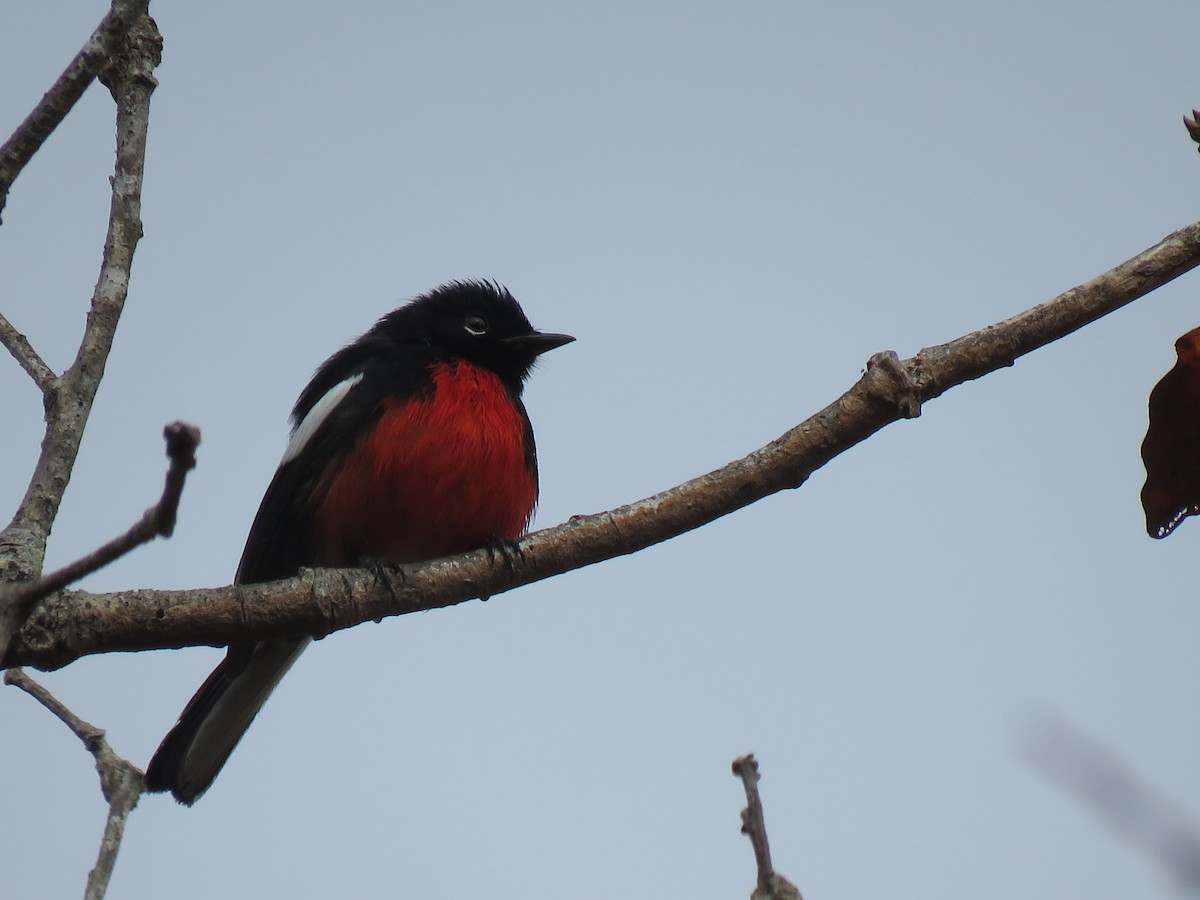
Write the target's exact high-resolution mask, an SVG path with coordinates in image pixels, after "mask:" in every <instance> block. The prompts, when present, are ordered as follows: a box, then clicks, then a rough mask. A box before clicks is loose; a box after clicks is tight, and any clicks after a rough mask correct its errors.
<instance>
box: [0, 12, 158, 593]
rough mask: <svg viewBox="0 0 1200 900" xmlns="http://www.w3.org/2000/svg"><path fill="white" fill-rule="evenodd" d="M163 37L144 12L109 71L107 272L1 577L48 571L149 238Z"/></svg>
mask: <svg viewBox="0 0 1200 900" xmlns="http://www.w3.org/2000/svg"><path fill="white" fill-rule="evenodd" d="M161 51H162V39H161V38H160V37H159V36H158V30H157V29H156V28H155V27H154V22H153V21H152V20H151V19H150V18H148V17H146V16H143V17H142V18H141V20H140V21H139V22H138V24H137V25H136V26H135V27H134V28H133V29H131V30H130V31H129V33H128V34H127V35H126V36H125V41H124V44H123V45H122V47H121V51H120V54H119V56H118V57H117V59H115V60H114V62H113V65H112V66H111V67H110V68H109V69H107V70H105V71H106V72H107V73H108V75H107V77H108V78H109V80H110V82H111V84H112V92H113V96H114V97H115V98H116V101H117V162H116V169H115V173H114V177H113V179H112V203H111V208H110V212H109V220H108V234H107V237H106V238H105V241H104V254H103V259H102V261H101V266H100V276H99V278H98V279H97V281H96V287H95V290H94V291H93V293H92V303H91V308H90V310H89V312H88V317H87V326H86V328H85V331H84V335H83V339H82V341H81V342H80V345H79V352H78V354H77V355H76V357H75V361H74V362H73V363H72V364H71V367H70V368H69V369H67V371H66V372H64V373H63V374H62V376H61V377H60V378H59V379H58V381H57V384H56V390H54V391H53V392H52V393H51V394H49V395H47V399H48V400H49V402H48V404H47V409H46V434H45V437H44V438H43V439H42V451H41V455H40V456H39V458H38V462H37V465H36V466H35V468H34V472H33V477H32V478H31V479H30V481H29V487H28V488H27V490H26V492H25V497H24V498H23V499H22V501H21V504H20V506H18V507H17V511H16V514H15V515H14V516H13V520H12V522H11V523H10V524H9V525H8V527H7V528H5V529H4V531H3V532H0V581H25V580H28V579H30V578H33V577H35V576H36V575H37V574H38V573H39V572H40V571H41V568H42V561H43V559H44V557H45V549H46V538H47V536H48V535H49V534H50V528H51V526H52V525H53V524H54V519H55V517H56V516H57V515H58V508H59V504H60V503H61V502H62V496H63V492H64V491H65V490H66V487H67V483H68V482H69V481H70V479H71V470H72V469H73V467H74V465H75V457H76V455H77V454H78V452H79V442H80V440H81V439H82V437H83V429H84V426H85V425H86V424H87V420H88V416H89V415H90V413H91V409H92V403H93V402H94V401H95V397H96V390H97V388H98V387H99V385H100V379H101V378H102V377H103V376H104V367H105V364H106V362H107V360H108V353H109V350H110V349H111V347H112V341H113V335H114V334H115V332H116V329H117V322H118V320H119V319H120V316H121V311H122V309H123V308H124V305H125V297H126V295H127V293H128V287H129V272H130V267H131V266H132V264H133V252H134V248H135V247H136V246H137V242H138V240H139V239H140V238H141V236H142V220H141V191H142V172H143V168H144V165H145V156H146V129H147V127H148V123H149V115H150V94H151V92H152V91H153V90H154V85H155V81H154V76H153V70H154V67H155V66H156V65H158V62H159V59H160V57H161Z"/></svg>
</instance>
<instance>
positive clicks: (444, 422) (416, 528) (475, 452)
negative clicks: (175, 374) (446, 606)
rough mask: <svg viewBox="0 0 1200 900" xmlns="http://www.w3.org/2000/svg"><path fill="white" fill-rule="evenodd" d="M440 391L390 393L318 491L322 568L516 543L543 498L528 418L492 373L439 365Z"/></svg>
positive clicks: (434, 372) (436, 386)
mask: <svg viewBox="0 0 1200 900" xmlns="http://www.w3.org/2000/svg"><path fill="white" fill-rule="evenodd" d="M429 375H430V378H431V381H432V387H431V389H430V390H428V391H424V392H422V393H420V394H419V395H417V396H413V397H410V398H407V399H404V400H398V399H385V400H384V401H383V403H382V404H381V409H380V415H379V417H378V419H377V420H376V422H375V424H374V426H373V427H372V428H371V429H370V430H369V431H368V432H367V433H365V434H364V435H363V436H362V437H361V438H360V439H359V440H358V442H357V443H356V444H355V445H354V447H353V449H352V450H351V451H350V452H349V453H348V454H347V455H346V456H344V457H343V458H342V459H341V461H340V463H334V464H333V469H332V471H331V472H330V473H328V474H327V475H326V477H325V478H324V479H322V482H321V483H320V484H319V485H318V487H317V489H316V491H315V492H314V503H315V504H316V505H315V510H314V515H313V547H314V549H315V551H316V554H315V555H317V556H319V557H320V559H319V564H321V565H327V566H338V565H355V564H358V563H360V562H361V561H362V560H363V559H376V560H389V561H392V562H397V563H404V562H415V561H418V560H424V559H433V558H435V557H439V556H448V555H450V554H454V553H461V552H463V551H465V550H470V549H473V548H475V547H479V546H481V545H482V544H483V543H484V542H485V541H486V540H487V539H488V538H489V537H491V536H499V537H503V538H508V539H510V540H516V539H517V538H518V537H520V536H521V534H522V533H523V532H524V530H525V528H526V526H527V525H528V524H529V519H530V516H531V515H532V513H533V507H534V504H535V503H536V502H537V473H536V469H535V468H533V467H531V465H530V462H531V455H530V453H529V452H528V451H527V448H526V440H527V432H528V423H527V420H526V418H525V415H524V411H523V410H522V409H521V408H520V407H518V406H517V402H519V401H515V400H514V398H513V397H512V395H511V393H510V392H509V390H508V389H507V388H506V387H505V386H504V384H503V382H502V381H501V380H500V378H499V377H498V376H497V375H495V374H494V373H492V372H491V371H489V370H487V369H484V368H480V367H479V366H475V365H472V364H470V363H467V362H465V361H457V362H451V363H437V364H435V365H434V366H432V367H431V368H430V370H429Z"/></svg>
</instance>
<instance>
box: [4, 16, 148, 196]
mask: <svg viewBox="0 0 1200 900" xmlns="http://www.w3.org/2000/svg"><path fill="white" fill-rule="evenodd" d="M149 5H150V4H149V0H113V3H112V7H111V8H110V9H109V11H108V14H107V15H106V16H105V17H104V18H103V19H101V20H100V24H99V25H98V26H96V30H95V31H93V32H92V35H91V37H89V38H88V39H87V43H85V44H84V45H83V47H82V49H80V51H79V52H78V53H76V54H75V58H74V59H72V60H71V62H70V63H69V64H68V65H67V67H66V69H64V70H63V73H62V74H61V75H59V76H58V80H57V81H55V82H54V85H53V86H52V87H51V88H50V90H49V91H47V92H46V94H45V95H44V96H43V97H42V99H41V101H40V102H39V103H38V104H37V106H35V107H34V108H33V112H31V113H30V114H29V115H28V116H26V117H25V121H24V122H22V123H21V124H20V125H19V126H18V127H17V130H16V131H14V132H13V133H12V136H11V137H9V139H8V140H7V141H5V142H4V144H3V145H0V212H3V210H4V204H5V203H6V202H8V192H9V189H10V188H11V187H12V184H13V182H14V181H16V179H17V176H18V175H20V174H21V170H22V169H23V168H25V165H26V163H28V162H29V160H31V159H32V158H33V155H34V154H35V153H37V151H38V149H39V148H41V146H42V144H43V143H45V141H46V138H48V137H50V135H51V133H52V132H53V131H54V129H55V128H57V127H58V124H59V123H60V122H61V121H62V120H63V119H64V118H65V117H66V115H67V113H69V112H70V111H71V107H73V106H74V105H75V102H76V101H77V100H78V99H79V98H80V97H82V96H83V92H84V91H85V90H87V86H88V85H89V84H91V83H92V79H93V78H95V77H96V75H98V74H99V72H100V70H101V69H103V68H104V66H105V65H107V64H108V60H109V57H110V56H112V54H113V53H114V51H115V50H116V48H117V46H118V45H119V44H120V43H121V39H122V38H124V37H125V35H126V34H127V33H128V32H129V29H130V28H132V27H133V24H134V23H135V22H136V21H137V20H138V19H139V18H140V17H141V16H144V15H145V14H146V9H147V7H148V6H149Z"/></svg>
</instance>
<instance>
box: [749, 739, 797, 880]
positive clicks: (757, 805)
mask: <svg viewBox="0 0 1200 900" xmlns="http://www.w3.org/2000/svg"><path fill="white" fill-rule="evenodd" d="M733 774H734V775H735V776H737V777H738V778H740V779H742V787H743V788H745V791H746V808H745V809H743V810H742V834H744V835H746V836H747V837H748V838H750V846H751V847H753V848H754V861H755V863H756V864H757V866H758V883H757V884H756V885H755V888H754V890H753V891H752V892H751V893H750V900H801V897H800V891H799V890H798V889H797V888H796V886H795V885H794V884H792V883H791V882H790V881H788V880H787V879H786V878H784V877H783V876H782V875H780V874H779V873H778V872H776V871H775V869H774V868H773V867H772V865H771V848H770V846H769V844H768V842H767V824H766V821H765V820H764V819H763V807H762V798H761V797H760V796H759V793H758V780H759V775H758V760H756V759H755V758H754V754H753V753H748V754H746V755H745V756H740V757H738V758H737V759H735V760H734V761H733Z"/></svg>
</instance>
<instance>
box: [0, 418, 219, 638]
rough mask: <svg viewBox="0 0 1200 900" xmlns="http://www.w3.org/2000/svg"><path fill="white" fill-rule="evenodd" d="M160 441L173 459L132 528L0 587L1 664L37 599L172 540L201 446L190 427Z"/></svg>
mask: <svg viewBox="0 0 1200 900" xmlns="http://www.w3.org/2000/svg"><path fill="white" fill-rule="evenodd" d="M163 437H164V438H165V439H166V441H167V456H168V457H169V458H170V460H171V464H170V466H169V467H168V468H167V477H166V483H165V484H164V485H163V493H162V496H161V497H160V498H159V500H158V502H157V503H156V504H154V505H153V506H151V507H150V508H149V509H147V510H146V511H145V512H144V513H143V514H142V517H141V519H139V520H138V521H137V523H136V524H134V525H133V526H132V527H131V528H130V529H129V530H128V531H126V532H125V533H124V534H122V535H121V536H119V537H116V538H114V539H113V540H111V541H109V542H108V543H107V544H104V545H103V546H101V547H98V548H96V549H95V550H93V551H92V552H91V553H89V554H88V555H87V556H85V557H83V558H82V559H78V560H76V561H75V562H73V563H70V564H69V565H66V566H63V567H62V568H61V569H59V570H58V571H56V572H52V573H50V574H49V575H47V576H45V577H44V578H38V579H35V580H33V581H27V582H20V583H17V584H11V585H0V659H2V658H3V656H4V652H3V651H4V648H6V647H7V646H8V643H9V641H10V640H11V639H12V635H13V633H14V632H15V631H16V630H17V629H18V628H20V626H21V624H22V623H24V621H25V619H26V618H28V617H29V614H30V613H31V612H32V611H33V609H34V606H35V605H36V604H37V602H38V601H39V600H41V599H43V598H45V597H48V596H50V595H51V594H53V593H55V592H56V591H60V590H62V589H63V588H64V587H66V586H67V585H69V584H72V583H74V582H76V581H78V580H79V579H80V578H83V577H84V576H86V575H90V574H91V573H92V572H95V571H96V570H98V569H101V568H103V567H104V566H107V565H108V564H109V563H111V562H113V561H114V560H116V559H120V558H121V557H122V556H124V555H125V554H126V553H129V552H130V551H131V550H133V549H135V548H137V547H140V546H141V545H142V544H145V543H148V542H150V541H152V540H154V539H155V538H156V537H170V536H171V535H172V534H174V532H175V518H176V514H177V512H178V510H179V498H180V496H181V495H182V494H183V484H184V481H185V480H186V479H187V473H188V472H189V471H191V470H192V469H194V468H195V467H196V447H197V446H198V445H199V443H200V430H199V429H198V428H196V427H195V426H194V425H187V424H185V423H183V422H173V423H171V424H170V425H168V426H167V427H166V428H164V429H163Z"/></svg>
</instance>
